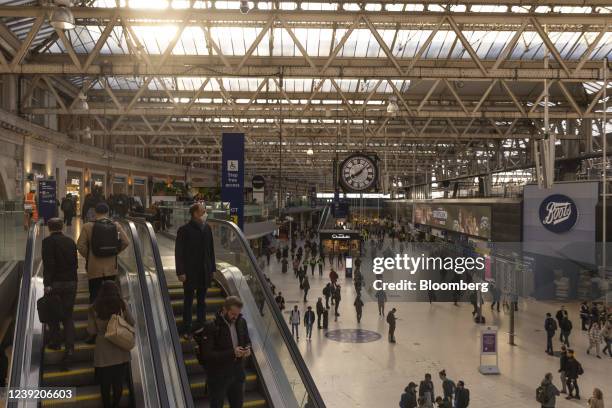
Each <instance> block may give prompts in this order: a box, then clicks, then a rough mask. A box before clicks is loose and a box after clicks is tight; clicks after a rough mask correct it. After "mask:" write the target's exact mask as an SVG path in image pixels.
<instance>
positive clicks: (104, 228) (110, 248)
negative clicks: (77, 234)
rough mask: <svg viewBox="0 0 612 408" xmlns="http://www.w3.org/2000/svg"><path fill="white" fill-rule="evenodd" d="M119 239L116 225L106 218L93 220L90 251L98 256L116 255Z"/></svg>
mask: <svg viewBox="0 0 612 408" xmlns="http://www.w3.org/2000/svg"><path fill="white" fill-rule="evenodd" d="M120 244H121V241H120V240H119V235H118V231H117V226H116V225H115V223H114V222H112V221H111V220H109V219H108V218H102V219H100V220H97V221H95V222H94V226H93V231H92V234H91V251H92V252H93V254H94V255H95V256H97V257H100V258H107V257H110V256H117V254H119V247H120Z"/></svg>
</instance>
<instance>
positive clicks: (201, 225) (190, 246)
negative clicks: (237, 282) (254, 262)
mask: <svg viewBox="0 0 612 408" xmlns="http://www.w3.org/2000/svg"><path fill="white" fill-rule="evenodd" d="M189 214H190V215H191V219H190V220H189V222H187V223H186V224H185V225H183V226H181V227H180V228H179V229H178V231H177V233H176V243H175V246H174V262H175V265H176V275H177V276H178V279H179V280H180V281H181V282H182V283H183V296H184V297H183V327H182V332H183V335H184V336H185V337H190V336H191V329H192V327H191V319H192V318H191V316H192V308H193V296H194V293H195V296H196V318H197V323H198V325H199V326H200V327H201V326H203V325H204V323H206V292H207V290H208V288H209V287H210V285H211V283H212V281H213V273H214V272H215V270H216V268H217V266H216V265H217V264H216V262H215V246H214V242H213V235H212V230H211V229H210V226H209V225H208V224H207V223H206V219H207V214H206V207H205V206H204V204H203V203H196V204H193V205H192V206H191V207H189Z"/></svg>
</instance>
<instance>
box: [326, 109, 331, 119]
mask: <svg viewBox="0 0 612 408" xmlns="http://www.w3.org/2000/svg"><path fill="white" fill-rule="evenodd" d="M331 115H332V113H331V109H329V108H327V109H325V117H327V118H330V117H331Z"/></svg>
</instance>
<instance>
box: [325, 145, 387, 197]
mask: <svg viewBox="0 0 612 408" xmlns="http://www.w3.org/2000/svg"><path fill="white" fill-rule="evenodd" d="M355 157H365V158H367V159H368V160H370V161H371V162H372V164H373V165H374V175H375V177H374V182H373V183H372V186H371V187H370V188H368V189H366V190H355V189H354V188H352V187H351V186H350V185H348V184H347V183H346V182H345V180H344V177H342V168H343V167H344V164H345V163H346V162H348V161H349V160H351V159H353V158H355ZM336 173H337V175H338V185H339V186H340V187H341V188H342V191H343V192H345V193H365V192H367V191H372V190H374V191H376V190H378V181H379V177H380V172H379V168H378V156H376V155H374V154H368V153H363V152H355V153H353V154H351V155H350V156H348V157H346V158H345V159H344V160H342V161H341V162H340V163H339V164H338V171H337V172H336Z"/></svg>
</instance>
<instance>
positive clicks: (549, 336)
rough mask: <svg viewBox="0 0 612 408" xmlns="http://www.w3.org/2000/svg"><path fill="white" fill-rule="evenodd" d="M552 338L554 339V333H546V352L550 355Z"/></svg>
mask: <svg viewBox="0 0 612 408" xmlns="http://www.w3.org/2000/svg"><path fill="white" fill-rule="evenodd" d="M553 337H555V332H547V333H546V352H547V353H550V354H552V353H553Z"/></svg>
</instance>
